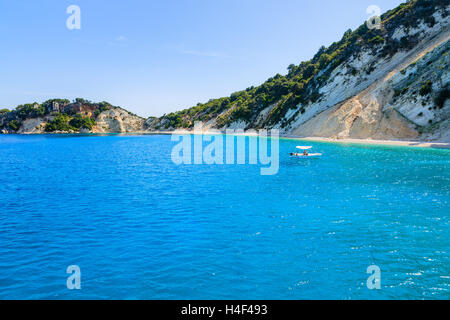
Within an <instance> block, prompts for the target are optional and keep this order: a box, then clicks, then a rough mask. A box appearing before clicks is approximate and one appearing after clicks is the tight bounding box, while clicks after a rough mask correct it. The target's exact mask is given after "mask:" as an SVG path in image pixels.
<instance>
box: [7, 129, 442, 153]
mask: <svg viewBox="0 0 450 320" xmlns="http://www.w3.org/2000/svg"><path fill="white" fill-rule="evenodd" d="M16 134H18V135H25V136H26V135H47V134H48V135H86V136H89V135H93V136H95V135H100V136H101V135H171V134H179V135H194V134H204V135H225V134H226V133H225V132H222V131H220V132H219V131H207V130H205V131H202V132H193V131H189V130H175V131H136V132H94V133H62V132H58V133H55V132H49V133H16ZM4 135H8V134H4ZM234 135H235V136H258V134H257V133H242V134H238V133H236V134H234ZM280 138H281V139H292V140H299V141H311V142H328V143H338V144H359V145H384V146H398V147H415V148H433V149H450V143H449V142H443V141H419V140H415V141H414V140H375V139H353V138H342V139H335V138H324V137H300V136H294V135H288V134H281V135H280Z"/></svg>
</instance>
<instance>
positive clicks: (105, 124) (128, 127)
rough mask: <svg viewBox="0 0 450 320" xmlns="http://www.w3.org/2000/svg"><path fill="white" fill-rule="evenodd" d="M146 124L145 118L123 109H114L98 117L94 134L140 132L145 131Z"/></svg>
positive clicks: (93, 129) (93, 130)
mask: <svg viewBox="0 0 450 320" xmlns="http://www.w3.org/2000/svg"><path fill="white" fill-rule="evenodd" d="M144 122H145V119H144V118H141V117H138V116H136V115H132V114H130V113H129V112H128V111H126V110H124V109H122V108H114V109H111V110H107V111H103V112H102V113H100V114H99V115H98V117H97V118H96V121H95V126H94V127H93V128H92V132H94V133H104V132H119V133H127V132H139V131H143V130H144V129H143V126H144Z"/></svg>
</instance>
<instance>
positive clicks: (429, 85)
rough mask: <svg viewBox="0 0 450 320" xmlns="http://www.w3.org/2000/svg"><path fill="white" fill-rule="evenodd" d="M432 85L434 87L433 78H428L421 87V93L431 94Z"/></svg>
mask: <svg viewBox="0 0 450 320" xmlns="http://www.w3.org/2000/svg"><path fill="white" fill-rule="evenodd" d="M432 87H433V83H432V82H431V80H428V81H427V82H425V83H424V84H423V85H422V86H421V87H420V89H419V94H420V95H421V96H426V95H427V94H430V93H431V90H432Z"/></svg>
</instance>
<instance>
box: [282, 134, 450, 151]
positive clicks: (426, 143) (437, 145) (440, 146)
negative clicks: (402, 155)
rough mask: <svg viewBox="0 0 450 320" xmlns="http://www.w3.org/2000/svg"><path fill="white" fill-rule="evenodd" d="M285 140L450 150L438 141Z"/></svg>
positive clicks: (448, 145)
mask: <svg viewBox="0 0 450 320" xmlns="http://www.w3.org/2000/svg"><path fill="white" fill-rule="evenodd" d="M284 137H285V138H290V139H298V140H302V141H319V142H332V143H345V144H347V143H352V144H373V145H388V146H404V147H419V148H437V149H450V143H447V142H438V141H403V140H372V139H331V138H321V137H296V136H284Z"/></svg>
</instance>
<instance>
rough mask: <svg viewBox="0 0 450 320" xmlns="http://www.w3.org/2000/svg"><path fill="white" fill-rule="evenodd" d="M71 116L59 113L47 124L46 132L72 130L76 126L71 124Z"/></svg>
mask: <svg viewBox="0 0 450 320" xmlns="http://www.w3.org/2000/svg"><path fill="white" fill-rule="evenodd" d="M69 119H70V118H69V117H68V116H67V115H64V114H58V115H57V116H56V117H55V118H54V119H53V120H52V121H50V122H48V123H47V125H46V126H45V131H46V132H54V131H71V130H74V129H75V128H73V127H71V126H70V125H69V123H68V122H69Z"/></svg>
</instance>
